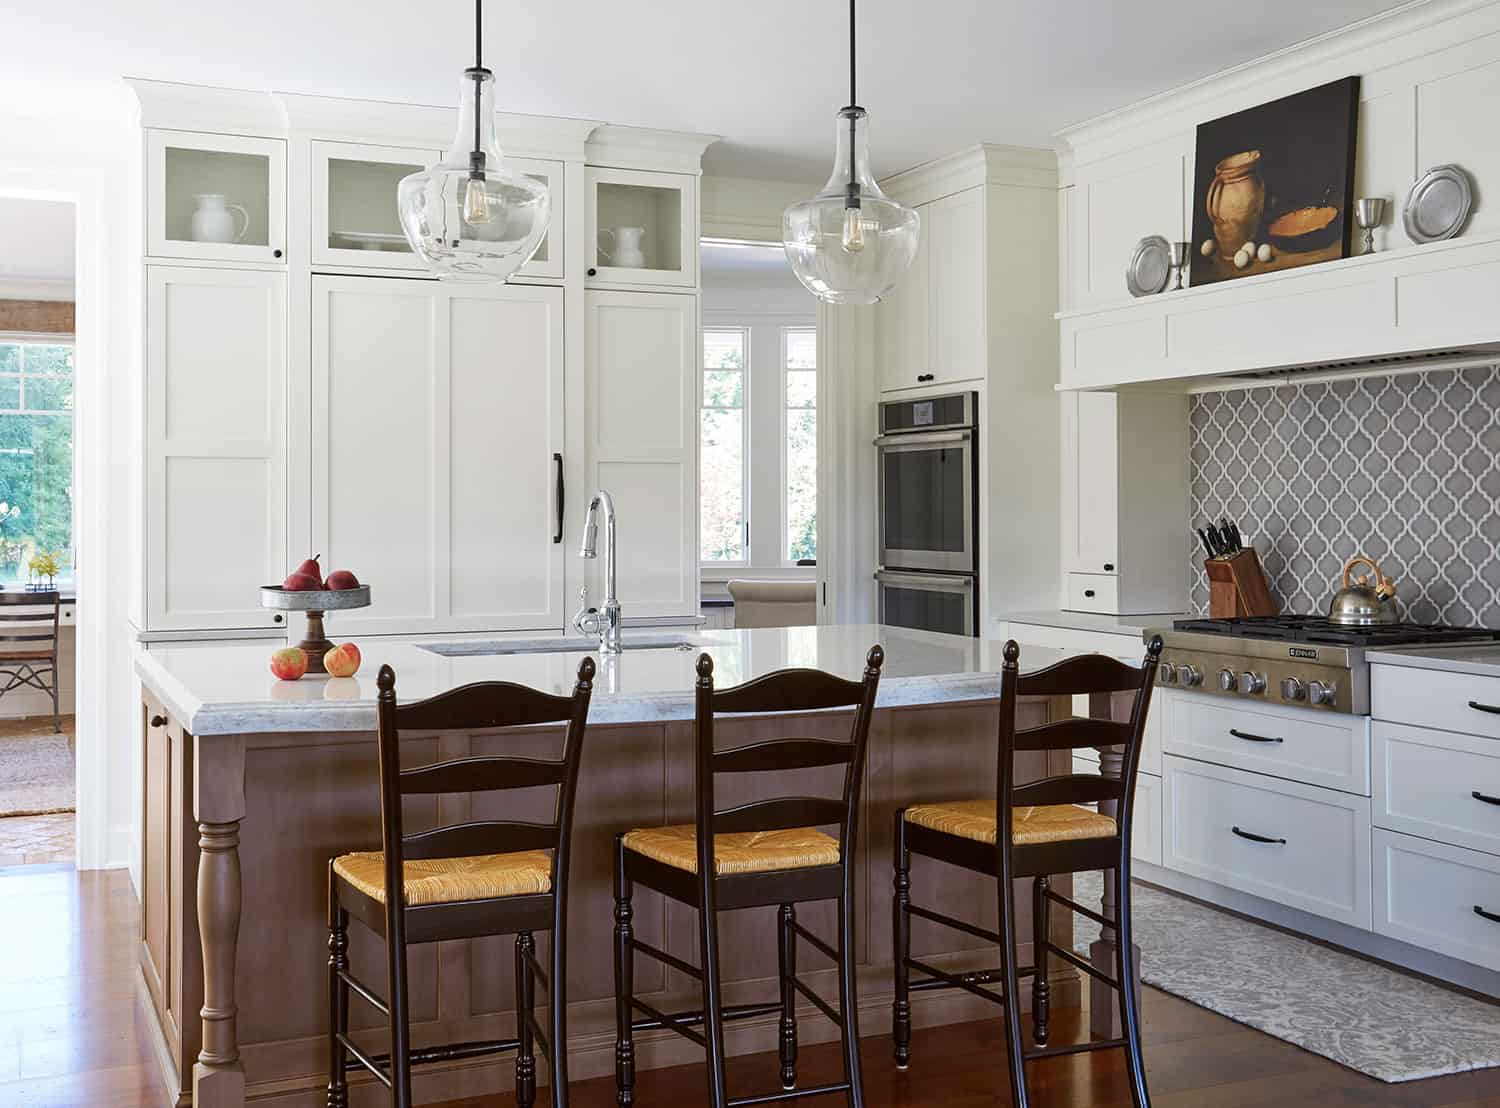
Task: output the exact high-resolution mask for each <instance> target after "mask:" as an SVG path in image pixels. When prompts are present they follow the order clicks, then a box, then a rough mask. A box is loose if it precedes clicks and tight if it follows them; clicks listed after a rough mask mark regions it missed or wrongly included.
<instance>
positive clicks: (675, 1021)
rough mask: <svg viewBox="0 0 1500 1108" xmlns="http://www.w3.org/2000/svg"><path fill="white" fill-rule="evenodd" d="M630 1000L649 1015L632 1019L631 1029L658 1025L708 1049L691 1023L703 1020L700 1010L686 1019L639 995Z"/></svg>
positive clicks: (640, 1029) (647, 1028) (645, 1028)
mask: <svg viewBox="0 0 1500 1108" xmlns="http://www.w3.org/2000/svg"><path fill="white" fill-rule="evenodd" d="M630 1002H631V1003H632V1004H634V1005H635V1006H636V1007H637V1008H639V1009H640V1010H641V1011H642V1012H645V1013H646V1015H647V1016H649V1017H651V1018H650V1019H647V1020H639V1021H633V1022H632V1023H631V1025H630V1026H631V1029H632V1030H634V1031H650V1030H654V1029H656V1028H658V1027H664V1028H666V1029H667V1030H668V1031H675V1032H677V1034H679V1035H681V1036H682V1037H683V1038H684V1039H688V1040H690V1041H692V1042H695V1043H697V1044H698V1045H699V1046H701V1047H703V1049H705V1050H707V1049H708V1039H707V1038H705V1037H704V1036H703V1035H702V1034H701V1033H700V1032H698V1031H695V1030H694V1029H693V1025H694V1024H695V1023H702V1022H703V1014H702V1013H701V1012H699V1013H697V1016H698V1018H697V1019H695V1020H687V1019H683V1018H682V1017H680V1016H674V1015H671V1014H670V1013H668V1012H663V1011H662V1010H661V1009H659V1008H653V1007H652V1006H651V1005H649V1004H647V1003H646V1002H645V1001H644V1000H641V999H640V998H639V997H631V999H630ZM777 1008H778V1009H779V1008H780V1005H777Z"/></svg>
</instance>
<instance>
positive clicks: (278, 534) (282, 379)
mask: <svg viewBox="0 0 1500 1108" xmlns="http://www.w3.org/2000/svg"><path fill="white" fill-rule="evenodd" d="M285 298H286V276H285V274H283V273H280V272H277V271H274V270H254V269H226V270H219V269H208V268H197V267H187V266H181V267H179V266H164V265H153V266H148V267H147V269H146V316H147V324H146V442H145V461H146V497H145V515H146V519H145V532H146V558H145V571H146V582H145V595H146V600H145V606H144V608H145V617H144V618H145V623H146V626H145V628H144V629H145V630H198V629H234V628H257V627H276V626H278V625H280V624H283V623H284V622H285V617H284V615H283V614H282V613H280V612H270V611H267V610H265V609H263V608H261V607H260V606H259V604H258V603H257V599H258V597H257V593H256V587H257V586H259V585H266V584H276V583H279V582H280V581H281V579H282V578H283V577H284V576H285V575H286V572H287V556H286V554H287V552H286V539H285V536H286V505H287V496H286V485H285V478H284V472H283V470H284V461H283V458H284V453H285V437H286V432H285V424H286V420H285V403H286V338H285V326H286V325H285V314H286V313H285V307H286V305H285Z"/></svg>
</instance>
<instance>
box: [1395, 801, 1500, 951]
mask: <svg viewBox="0 0 1500 1108" xmlns="http://www.w3.org/2000/svg"><path fill="white" fill-rule="evenodd" d="M1374 840H1375V931H1376V932H1377V933H1378V934H1381V935H1388V936H1390V937H1391V938H1393V939H1400V940H1401V941H1402V942H1407V943H1411V944H1412V945H1413V946H1420V947H1423V948H1425V949H1427V950H1435V951H1437V952H1438V953H1440V954H1447V955H1448V956H1450V957H1452V958H1459V959H1462V960H1463V961H1465V962H1473V963H1474V964H1475V965H1480V966H1486V967H1488V968H1489V969H1492V970H1500V923H1496V922H1495V921H1494V920H1489V919H1486V918H1484V917H1483V916H1481V915H1480V914H1479V913H1478V912H1476V911H1474V909H1475V908H1476V907H1478V908H1481V909H1483V910H1484V911H1486V912H1489V913H1491V914H1492V915H1497V916H1500V858H1496V857H1494V856H1493V855H1489V854H1480V853H1478V852H1476V851H1473V850H1461V849H1460V848H1458V847H1456V846H1448V845H1446V844H1444V843H1433V842H1428V841H1427V840H1426V839H1416V838H1412V837H1411V836H1410V835H1398V834H1396V833H1394V832H1392V831H1382V830H1380V829H1379V828H1377V829H1376V830H1375V833H1374Z"/></svg>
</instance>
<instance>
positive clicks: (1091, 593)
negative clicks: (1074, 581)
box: [1083, 589, 1094, 600]
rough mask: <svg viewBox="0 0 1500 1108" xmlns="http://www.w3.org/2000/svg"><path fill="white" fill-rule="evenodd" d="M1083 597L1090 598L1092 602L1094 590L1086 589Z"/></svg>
mask: <svg viewBox="0 0 1500 1108" xmlns="http://www.w3.org/2000/svg"><path fill="white" fill-rule="evenodd" d="M1083 595H1084V596H1086V597H1088V598H1089V599H1090V600H1092V599H1093V598H1094V590H1093V589H1084V590H1083Z"/></svg>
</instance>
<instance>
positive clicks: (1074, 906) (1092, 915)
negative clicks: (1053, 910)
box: [1043, 888, 1115, 930]
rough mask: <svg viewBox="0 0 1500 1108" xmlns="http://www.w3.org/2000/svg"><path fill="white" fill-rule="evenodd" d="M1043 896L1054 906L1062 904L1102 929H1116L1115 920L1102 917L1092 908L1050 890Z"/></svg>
mask: <svg viewBox="0 0 1500 1108" xmlns="http://www.w3.org/2000/svg"><path fill="white" fill-rule="evenodd" d="M1043 895H1044V896H1045V897H1046V898H1047V899H1048V900H1050V901H1052V902H1053V903H1054V904H1061V905H1062V906H1063V907H1064V908H1067V909H1069V910H1070V911H1073V912H1077V913H1078V914H1079V915H1080V916H1083V917H1085V918H1087V919H1091V920H1093V921H1094V922H1095V923H1097V924H1098V925H1099V926H1100V927H1108V928H1110V929H1111V930H1113V929H1114V926H1115V921H1114V920H1112V919H1108V918H1107V917H1105V916H1102V915H1100V914H1099V913H1098V912H1096V911H1094V910H1093V909H1092V908H1085V907H1084V906H1083V905H1082V904H1079V903H1078V902H1077V901H1076V900H1069V899H1068V898H1067V897H1065V896H1063V895H1062V894H1061V893H1056V892H1053V891H1052V890H1051V889H1050V888H1049V889H1048V890H1047V891H1046V892H1045V893H1044V894H1043Z"/></svg>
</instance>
